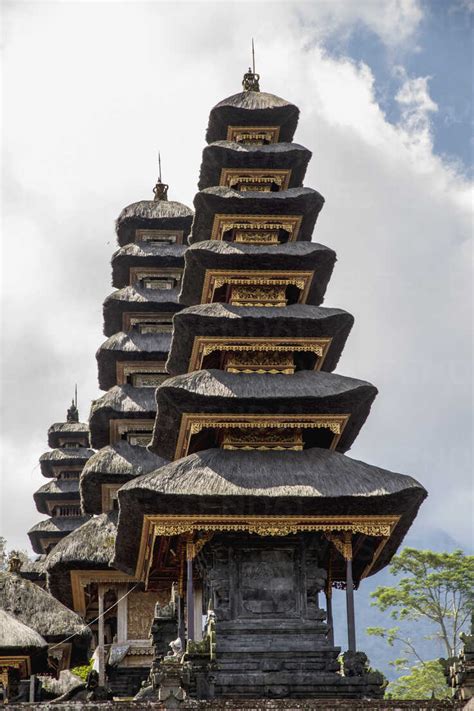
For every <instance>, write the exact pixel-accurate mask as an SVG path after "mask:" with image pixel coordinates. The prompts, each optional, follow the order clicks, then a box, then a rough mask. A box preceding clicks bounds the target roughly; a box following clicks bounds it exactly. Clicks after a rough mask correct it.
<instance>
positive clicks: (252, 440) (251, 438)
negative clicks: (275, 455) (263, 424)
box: [221, 427, 303, 451]
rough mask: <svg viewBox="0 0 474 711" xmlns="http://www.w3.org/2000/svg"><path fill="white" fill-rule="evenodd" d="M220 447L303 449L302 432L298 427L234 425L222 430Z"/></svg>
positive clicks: (268, 449)
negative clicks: (246, 427)
mask: <svg viewBox="0 0 474 711" xmlns="http://www.w3.org/2000/svg"><path fill="white" fill-rule="evenodd" d="M221 447H222V449H257V450H260V451H270V450H279V451H283V450H294V451H299V450H302V449H303V432H302V431H301V430H300V429H284V428H283V429H271V428H268V429H264V428H262V429H244V428H240V427H235V428H232V429H228V430H223V433H222V439H221Z"/></svg>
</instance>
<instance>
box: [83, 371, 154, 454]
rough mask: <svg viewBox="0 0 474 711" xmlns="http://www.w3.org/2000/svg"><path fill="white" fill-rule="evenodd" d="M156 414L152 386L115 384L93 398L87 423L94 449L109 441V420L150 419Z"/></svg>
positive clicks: (103, 445)
mask: <svg viewBox="0 0 474 711" xmlns="http://www.w3.org/2000/svg"><path fill="white" fill-rule="evenodd" d="M155 415H156V402H155V392H154V388H135V387H133V386H132V385H128V384H127V385H115V386H114V387H113V388H110V390H108V391H107V392H106V393H105V395H102V397H100V398H98V399H97V400H93V402H92V405H91V411H90V417H89V425H90V431H91V441H92V446H93V447H94V448H95V449H100V448H101V447H105V446H106V445H108V444H109V443H110V420H111V419H113V420H120V419H127V420H134V419H136V420H150V419H154V418H155Z"/></svg>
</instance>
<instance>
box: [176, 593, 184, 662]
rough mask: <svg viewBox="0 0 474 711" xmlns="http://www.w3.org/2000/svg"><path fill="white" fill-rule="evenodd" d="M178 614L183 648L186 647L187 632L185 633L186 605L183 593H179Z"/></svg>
mask: <svg viewBox="0 0 474 711" xmlns="http://www.w3.org/2000/svg"><path fill="white" fill-rule="evenodd" d="M176 597H177V616H178V637H179V639H180V640H181V644H182V645H183V649H184V648H185V634H184V605H183V597H182V595H177V596H176Z"/></svg>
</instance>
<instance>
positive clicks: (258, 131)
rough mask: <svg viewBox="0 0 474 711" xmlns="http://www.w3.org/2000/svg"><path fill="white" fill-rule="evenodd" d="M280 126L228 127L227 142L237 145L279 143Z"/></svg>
mask: <svg viewBox="0 0 474 711" xmlns="http://www.w3.org/2000/svg"><path fill="white" fill-rule="evenodd" d="M279 137H280V127H279V126H228V127H227V140H228V141H235V142H236V143H245V144H255V145H264V144H269V143H278V139H279Z"/></svg>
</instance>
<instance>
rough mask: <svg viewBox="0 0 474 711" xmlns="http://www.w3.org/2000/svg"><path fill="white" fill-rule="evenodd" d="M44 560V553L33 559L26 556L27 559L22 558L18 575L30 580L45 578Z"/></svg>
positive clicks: (37, 580)
mask: <svg viewBox="0 0 474 711" xmlns="http://www.w3.org/2000/svg"><path fill="white" fill-rule="evenodd" d="M45 560H46V555H45V554H42V555H39V556H38V557H37V558H36V559H35V560H31V558H28V559H27V560H22V562H21V570H20V571H19V573H18V575H20V576H21V577H22V578H25V580H31V581H36V582H39V581H43V580H46V570H45V568H44V561H45Z"/></svg>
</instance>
